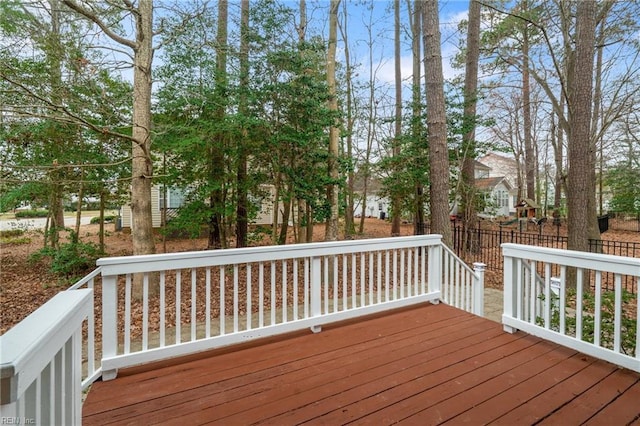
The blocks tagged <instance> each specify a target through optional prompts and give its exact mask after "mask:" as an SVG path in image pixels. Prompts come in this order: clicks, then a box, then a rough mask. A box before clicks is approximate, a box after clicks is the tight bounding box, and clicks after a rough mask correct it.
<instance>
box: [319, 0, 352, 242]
mask: <svg viewBox="0 0 640 426" xmlns="http://www.w3.org/2000/svg"><path fill="white" fill-rule="evenodd" d="M342 5H343V11H344V13H343V19H342V25H339V27H338V28H339V29H340V34H341V36H342V40H343V41H344V61H345V83H346V87H345V102H346V115H347V116H346V133H347V135H346V151H347V152H346V157H347V161H349V162H350V164H349V168H348V171H347V193H346V197H345V198H346V204H347V205H346V207H345V212H344V235H345V238H350V237H351V236H352V235H353V234H354V233H355V223H354V217H353V206H354V201H353V184H354V181H355V176H354V167H353V162H354V160H353V124H354V121H355V120H354V118H353V81H352V78H353V70H352V66H351V54H350V50H349V39H348V33H347V18H348V14H347V13H346V10H347V9H346V7H347V6H346V5H347V3H346V2H344V3H342ZM309 241H310V240H309Z"/></svg>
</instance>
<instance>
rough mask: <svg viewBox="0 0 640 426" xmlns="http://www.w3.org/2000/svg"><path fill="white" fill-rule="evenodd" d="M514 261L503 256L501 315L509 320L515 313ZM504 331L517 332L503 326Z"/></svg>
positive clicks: (512, 328) (514, 329)
mask: <svg viewBox="0 0 640 426" xmlns="http://www.w3.org/2000/svg"><path fill="white" fill-rule="evenodd" d="M515 261H516V259H515V258H513V257H510V256H507V255H504V267H503V281H502V282H503V286H504V287H503V290H504V291H503V300H504V303H503V315H504V316H506V317H509V318H513V316H514V314H515V311H516V291H515V287H514V286H515V282H516V272H517V271H515V270H514V269H515V268H514V265H515V263H516V262H515ZM503 328H504V331H506V332H507V333H515V332H516V331H518V330H517V329H516V328H514V327H511V326H508V325H503Z"/></svg>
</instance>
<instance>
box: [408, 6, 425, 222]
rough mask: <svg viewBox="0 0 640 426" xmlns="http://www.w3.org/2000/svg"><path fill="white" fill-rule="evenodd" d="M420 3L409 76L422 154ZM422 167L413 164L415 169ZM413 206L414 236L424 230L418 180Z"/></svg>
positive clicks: (417, 142) (416, 8) (414, 137)
mask: <svg viewBox="0 0 640 426" xmlns="http://www.w3.org/2000/svg"><path fill="white" fill-rule="evenodd" d="M407 6H408V9H409V10H411V3H410V0H407ZM421 21H422V2H421V1H416V2H414V10H413V14H412V16H411V36H412V39H411V52H412V58H413V75H412V76H411V79H412V84H411V103H412V105H411V108H412V114H413V119H412V123H411V129H412V130H411V132H412V143H413V144H415V148H416V149H415V152H422V145H423V139H422V137H421V135H422V133H423V132H422V99H421V96H422V95H421V88H420V57H421V56H422V55H421V51H420V46H421V43H420V38H421V37H422V25H421ZM422 166H423V165H421V164H417V162H416V163H415V167H416V169H418V168H421V167H422ZM414 191H415V203H414V204H415V205H414V218H413V233H414V235H422V234H424V232H425V229H424V184H423V182H422V180H421V179H420V178H417V179H416V180H415V183H414Z"/></svg>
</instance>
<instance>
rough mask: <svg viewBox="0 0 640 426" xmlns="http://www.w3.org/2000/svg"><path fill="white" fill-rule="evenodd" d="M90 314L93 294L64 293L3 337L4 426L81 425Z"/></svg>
mask: <svg viewBox="0 0 640 426" xmlns="http://www.w3.org/2000/svg"><path fill="white" fill-rule="evenodd" d="M92 309H93V289H81V290H75V291H70V292H66V291H65V292H61V293H58V294H56V295H55V296H54V297H53V298H51V299H50V300H49V301H47V302H46V303H45V304H44V305H42V306H41V307H39V308H38V309H37V310H36V311H34V312H33V313H31V314H30V315H29V316H28V317H27V318H25V319H24V320H22V321H21V322H20V323H19V324H17V325H16V326H15V327H13V328H12V329H10V330H9V331H7V332H6V333H5V334H4V335H2V336H0V389H1V391H0V424H38V425H39V424H53V423H61V424H74V425H75V424H80V423H81V422H82V417H81V405H82V325H83V323H84V321H85V320H86V319H87V317H88V316H89V313H90V312H91V310H92ZM56 415H57V416H56ZM56 419H58V421H57V422H56Z"/></svg>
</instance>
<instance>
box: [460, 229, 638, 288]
mask: <svg viewBox="0 0 640 426" xmlns="http://www.w3.org/2000/svg"><path fill="white" fill-rule="evenodd" d="M452 231H453V246H454V251H455V252H456V254H457V255H458V256H459V257H461V258H462V259H464V260H465V261H466V262H468V263H473V262H482V263H484V264H485V265H487V269H488V270H490V271H495V272H496V273H501V272H502V270H503V262H504V261H503V258H502V252H501V249H500V245H501V244H503V243H516V244H526V245H532V246H538V247H551V248H559V249H566V248H567V237H566V236H563V235H547V234H542V233H531V232H519V231H517V230H514V229H500V230H489V229H470V230H467V229H465V228H464V227H463V226H460V225H455V226H453V227H452ZM465 233H467V236H466V237H465ZM465 245H466V247H465ZM589 246H590V251H592V252H598V253H604V254H612V255H616V256H628V257H637V258H640V243H637V242H629V241H607V240H601V241H596V240H591V241H590V242H589ZM624 281H625V283H624V284H625V287H626V288H627V289H628V290H629V291H631V292H632V293H636V292H637V291H638V290H637V283H635V282H633V277H624ZM604 282H606V283H609V282H612V280H609V279H605V280H604ZM607 287H608V285H607ZM612 289H613V288H610V289H609V290H612Z"/></svg>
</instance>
